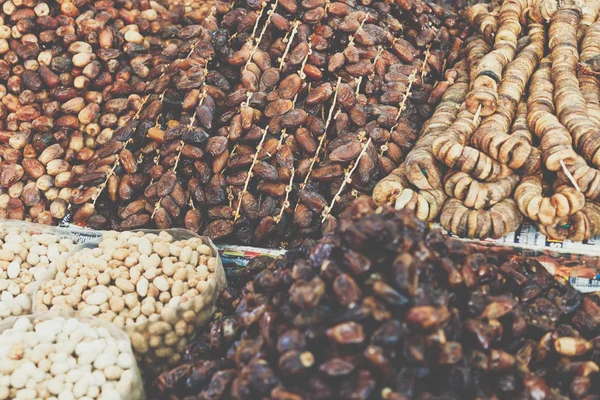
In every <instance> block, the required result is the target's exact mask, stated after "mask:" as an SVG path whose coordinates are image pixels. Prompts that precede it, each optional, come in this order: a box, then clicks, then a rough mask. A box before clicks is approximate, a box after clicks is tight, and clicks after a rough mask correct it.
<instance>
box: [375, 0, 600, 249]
mask: <svg viewBox="0 0 600 400" xmlns="http://www.w3.org/2000/svg"><path fill="white" fill-rule="evenodd" d="M579 3H580V2H577V1H570V0H569V1H561V2H558V3H557V2H555V1H553V0H535V1H530V0H523V1H521V0H505V1H503V2H502V4H501V5H499V6H498V7H497V8H496V9H494V10H492V9H491V7H490V6H486V5H476V6H474V7H473V8H471V9H470V10H469V12H468V15H469V20H470V21H471V22H472V23H473V24H474V25H475V29H476V30H477V31H478V32H479V33H480V35H479V36H476V37H474V38H473V39H472V41H471V42H470V43H469V44H468V46H467V51H468V56H467V57H466V59H465V60H464V62H462V63H459V64H457V66H456V71H455V72H456V75H457V79H456V81H455V84H454V85H453V86H452V87H450V88H449V89H448V91H447V92H446V93H445V96H444V97H443V99H442V101H441V103H440V105H439V107H438V108H437V109H436V111H435V113H434V115H433V117H432V118H431V119H430V120H429V121H428V122H427V123H426V124H425V126H424V128H423V130H422V131H421V135H420V138H419V140H418V141H417V144H416V145H415V147H414V149H413V150H412V151H411V152H410V153H409V155H408V156H407V157H406V162H405V163H404V164H402V165H401V166H400V167H399V168H398V169H396V170H395V171H393V172H392V173H391V174H390V175H389V176H388V177H387V178H384V179H383V180H382V181H380V183H379V185H378V186H377V187H376V188H375V190H374V194H373V196H374V200H375V202H376V203H377V204H384V203H392V202H393V203H395V206H396V208H404V207H406V208H409V209H411V210H414V211H415V212H416V214H417V217H418V218H419V219H422V220H426V221H433V220H436V219H437V218H438V217H439V221H440V223H441V225H442V226H443V227H444V228H445V229H446V230H448V231H450V232H452V233H454V234H456V235H459V236H463V237H469V238H480V239H483V238H487V237H493V238H499V237H502V236H504V235H506V234H508V233H509V232H512V231H514V230H516V228H517V227H518V226H519V224H520V223H521V221H522V219H523V218H524V217H525V218H528V219H530V220H532V221H534V222H535V223H536V224H537V225H538V227H539V229H540V231H541V232H542V233H543V234H545V235H547V236H550V237H551V238H555V239H570V240H575V241H580V240H584V239H589V238H590V237H593V236H595V235H597V234H598V233H600V207H599V206H598V203H597V201H598V199H599V198H600V174H598V170H597V168H598V167H599V166H600V161H599V160H600V157H599V155H600V152H599V151H598V148H600V141H599V139H598V137H599V135H600V95H599V94H598V93H600V90H599V89H600V82H599V81H598V77H597V73H596V72H595V69H594V68H596V63H597V59H598V57H600V48H599V47H598V44H597V43H598V39H599V38H600V20H598V17H600V1H597V0H593V1H587V2H585V7H582V6H581V4H579ZM525 22H526V23H525ZM494 32H495V34H494ZM482 117H483V118H482Z"/></svg>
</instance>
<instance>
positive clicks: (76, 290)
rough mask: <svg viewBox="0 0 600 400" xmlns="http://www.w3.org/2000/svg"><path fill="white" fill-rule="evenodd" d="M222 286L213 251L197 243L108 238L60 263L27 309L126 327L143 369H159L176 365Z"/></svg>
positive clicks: (144, 236)
mask: <svg viewBox="0 0 600 400" xmlns="http://www.w3.org/2000/svg"><path fill="white" fill-rule="evenodd" d="M188 237H189V235H188ZM90 245H95V244H94V243H90ZM86 246H88V244H86ZM224 286H225V277H224V272H223V269H222V267H221V266H220V265H218V264H217V258H216V257H215V252H214V251H213V249H212V248H211V247H209V246H208V245H206V244H204V242H203V241H202V239H201V238H199V237H192V238H189V239H186V240H176V239H174V238H173V236H171V234H169V233H167V232H164V231H163V232H160V233H159V234H154V233H144V232H141V231H139V232H122V233H118V232H114V231H111V232H106V233H105V234H104V235H103V236H102V239H101V240H100V241H99V243H97V247H94V248H89V247H87V248H83V249H81V250H80V251H77V252H76V253H74V254H73V255H72V256H70V257H69V258H68V259H66V260H61V262H60V263H59V265H58V272H57V274H56V276H55V277H54V278H53V279H51V280H47V281H45V282H43V283H42V285H41V288H40V289H39V290H38V291H37V292H36V293H35V296H34V299H33V302H34V305H33V309H34V311H46V310H51V311H57V312H64V311H70V310H77V311H79V312H80V314H81V315H83V316H93V317H97V318H99V319H101V320H104V321H108V322H111V323H112V324H114V325H115V326H117V327H119V328H124V329H125V331H126V332H127V333H128V334H129V336H130V339H131V343H132V346H133V349H134V351H135V353H136V355H137V356H138V358H139V359H140V360H141V361H143V362H144V365H145V366H148V367H151V368H157V369H160V368H165V367H167V366H168V365H174V364H177V363H178V362H179V361H180V357H181V356H180V353H181V351H182V350H183V348H184V347H185V345H186V344H187V338H188V337H189V336H190V335H191V334H192V333H193V332H194V330H195V329H196V327H197V326H198V325H199V324H201V323H202V322H204V321H206V320H207V319H208V318H210V316H211V315H212V314H213V312H214V304H215V302H216V297H217V296H218V294H219V291H220V290H221V289H222V288H223V287H224Z"/></svg>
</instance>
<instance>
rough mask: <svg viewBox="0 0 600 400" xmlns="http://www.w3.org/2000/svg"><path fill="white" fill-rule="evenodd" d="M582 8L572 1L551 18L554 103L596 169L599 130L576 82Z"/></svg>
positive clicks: (580, 151) (584, 155)
mask: <svg viewBox="0 0 600 400" xmlns="http://www.w3.org/2000/svg"><path fill="white" fill-rule="evenodd" d="M580 18H581V11H580V9H579V7H578V6H577V5H576V4H575V3H574V2H572V1H571V0H565V1H563V4H562V7H561V8H560V9H559V10H558V11H557V12H556V13H555V14H554V16H553V17H552V23H551V25H550V30H549V36H550V37H551V38H560V40H558V39H557V40H551V41H550V51H551V53H550V54H551V59H552V80H553V83H554V86H555V92H554V103H555V105H556V112H557V116H558V118H559V120H560V122H561V123H562V124H563V125H564V126H565V127H566V128H567V129H568V130H569V132H570V133H571V137H572V138H573V144H574V145H575V148H576V149H577V150H578V152H579V153H580V154H581V155H582V156H583V157H584V158H585V159H586V160H587V161H588V162H590V163H591V164H592V165H594V166H595V167H599V166H600V127H598V126H596V124H595V123H594V122H593V121H592V120H591V119H590V118H589V115H588V110H587V107H586V101H585V98H584V96H583V94H582V92H581V90H580V87H579V81H578V80H577V62H578V60H579V54H578V48H577V25H578V22H579V20H580Z"/></svg>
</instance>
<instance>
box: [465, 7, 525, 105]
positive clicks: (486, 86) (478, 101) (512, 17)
mask: <svg viewBox="0 0 600 400" xmlns="http://www.w3.org/2000/svg"><path fill="white" fill-rule="evenodd" d="M532 3H533V0H505V1H503V2H502V5H501V6H500V15H499V18H498V19H499V22H500V24H499V26H498V32H497V35H496V36H495V40H494V48H493V50H492V51H491V52H490V53H488V54H487V55H486V56H485V57H484V58H483V59H482V60H481V62H480V63H479V65H478V67H477V76H476V77H475V79H473V80H472V81H471V89H472V91H471V92H470V93H469V95H467V98H466V105H467V109H468V110H469V111H470V112H471V113H472V114H473V115H481V116H484V117H487V116H489V115H492V114H493V113H494V112H495V111H496V107H497V101H498V85H499V84H500V82H501V81H502V76H503V75H502V71H503V70H504V68H505V67H506V66H507V65H508V63H509V62H511V61H512V60H513V59H514V57H515V55H516V50H517V40H518V38H519V35H520V33H521V23H520V19H521V16H522V15H523V13H524V12H525V10H527V9H528V8H530V7H532V5H533V4H532Z"/></svg>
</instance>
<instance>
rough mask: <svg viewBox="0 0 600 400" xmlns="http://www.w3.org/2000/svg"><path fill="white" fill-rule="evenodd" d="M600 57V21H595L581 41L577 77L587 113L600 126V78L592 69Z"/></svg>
mask: <svg viewBox="0 0 600 400" xmlns="http://www.w3.org/2000/svg"><path fill="white" fill-rule="evenodd" d="M580 27H581V24H580ZM579 32H580V31H578V33H579ZM598 59H600V22H595V23H593V24H591V25H590V26H589V27H588V28H587V29H586V31H585V34H584V37H583V40H582V42H581V53H580V55H579V64H578V68H577V79H578V80H579V89H580V90H581V94H582V95H583V97H584V99H585V102H586V109H587V114H588V116H589V117H590V119H591V120H592V121H594V123H595V124H596V126H598V127H600V90H599V89H598V88H599V87H600V79H598V75H597V73H596V71H594V70H593V69H592V68H593V67H592V65H593V64H594V60H598Z"/></svg>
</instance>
